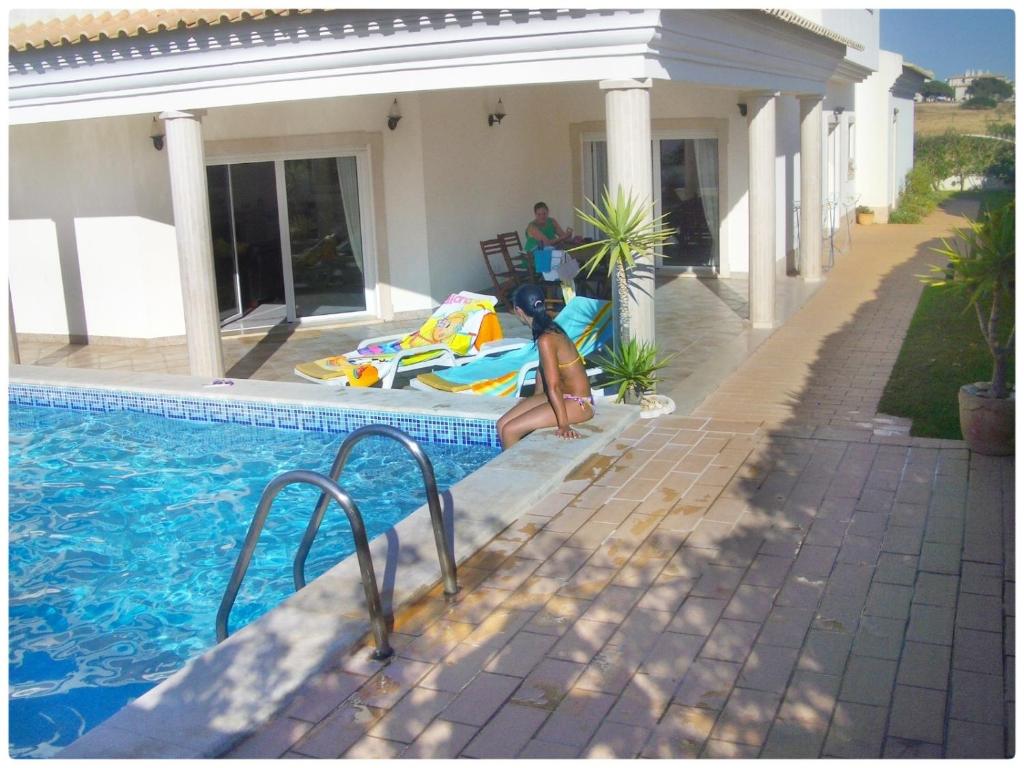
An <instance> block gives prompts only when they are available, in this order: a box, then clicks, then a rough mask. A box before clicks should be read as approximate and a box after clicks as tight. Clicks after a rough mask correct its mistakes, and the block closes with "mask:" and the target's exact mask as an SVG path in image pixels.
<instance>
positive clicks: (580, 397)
mask: <svg viewBox="0 0 1024 768" xmlns="http://www.w3.org/2000/svg"><path fill="white" fill-rule="evenodd" d="M512 312H513V313H514V314H515V316H516V317H518V318H519V320H520V321H521V322H522V323H524V324H526V325H529V326H531V328H532V329H533V339H534V341H536V342H537V350H538V352H539V353H540V369H539V370H538V372H537V384H536V385H535V386H534V391H535V394H533V395H531V396H530V397H527V398H524V399H522V400H520V401H519V402H518V403H516V404H515V405H514V406H512V408H510V409H509V411H508V412H507V413H506V414H505V415H504V416H502V417H501V418H500V419H498V437H499V439H500V440H501V446H502V448H510V447H511V446H513V445H515V444H516V443H518V442H519V441H520V440H522V439H523V438H524V437H526V435H528V434H530V433H531V432H533V431H534V430H537V429H544V428H546V427H556V430H555V434H556V435H557V436H558V437H560V438H562V439H564V440H574V439H575V438H577V437H580V433H579V432H577V431H576V430H575V429H573V428H572V427H571V426H570V425H571V424H580V423H582V422H584V421H589V420H590V419H592V418H593V417H594V397H593V395H592V394H591V392H590V381H589V380H588V379H587V369H586V368H585V367H584V365H583V358H582V357H580V353H579V350H578V349H576V345H575V344H573V342H572V339H570V338H569V337H568V336H567V335H566V334H565V331H564V330H562V328H561V326H559V325H558V323H556V322H555V321H554V320H552V319H551V318H550V317H549V316H548V313H547V310H546V309H545V308H544V290H543V289H542V288H541V287H540V286H539V285H521V286H519V287H518V288H516V289H515V291H514V292H513V293H512Z"/></svg>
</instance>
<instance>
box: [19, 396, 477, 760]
mask: <svg viewBox="0 0 1024 768" xmlns="http://www.w3.org/2000/svg"><path fill="white" fill-rule="evenodd" d="M343 438H344V435H340V434H335V435H331V434H323V433H316V432H301V431H286V430H282V429H274V428H265V427H255V426H248V425H246V426H242V425H238V424H204V423H192V422H183V421H178V420H172V419H168V418H164V417H162V416H154V415H149V414H145V413H131V412H125V411H112V412H108V413H82V412H76V411H72V410H67V409H63V408H46V407H32V406H23V405H17V404H15V403H12V404H11V406H10V496H9V500H10V514H9V533H10V543H9V563H10V565H9V567H10V582H9V618H10V646H9V660H10V690H9V706H10V753H11V755H12V756H15V757H46V756H49V755H52V754H54V753H56V752H57V751H59V749H60V748H61V747H63V746H65V745H67V744H69V743H70V742H71V741H73V740H74V739H76V738H77V737H78V736H80V735H81V734H82V733H84V732H85V731H87V730H89V729H90V728H92V727H94V726H95V725H96V724H98V723H99V722H101V721H102V720H104V719H105V718H107V717H109V716H110V715H111V714H113V713H114V712H116V711H117V710H118V709H120V708H121V707H123V706H124V705H125V704H127V703H128V702H129V701H131V700H132V699H134V698H136V697H138V696H139V695H140V694H142V693H144V692H145V691H146V690H148V689H149V688H151V687H153V686H154V685H156V683H158V682H159V681H160V680H161V679H163V678H165V677H167V676H168V675H170V674H171V673H172V672H174V671H175V670H177V669H178V668H180V667H181V666H182V665H183V663H184V662H185V661H186V660H187V659H188V658H190V657H192V656H194V655H196V654H198V653H200V652H202V651H203V650H205V649H207V648H209V647H211V646H212V645H214V643H215V637H214V617H215V615H216V612H217V607H218V605H219V603H220V599H221V596H222V594H223V591H224V588H225V586H226V584H227V580H228V577H229V575H230V573H231V569H232V567H233V565H234V562H235V559H236V557H237V556H238V552H239V550H240V547H241V542H242V540H243V539H244V537H245V533H246V530H247V529H248V526H249V522H250V520H251V519H252V515H253V513H254V512H255V510H256V505H257V503H258V501H259V497H260V494H261V493H262V491H263V488H264V487H265V486H266V484H267V482H269V481H270V479H271V478H273V477H274V476H275V475H277V474H278V473H280V472H283V471H286V470H290V469H311V470H315V471H318V472H322V473H326V472H327V471H328V470H329V468H330V465H331V463H332V461H333V460H334V457H335V455H336V454H337V450H338V447H339V445H340V444H341V441H342V440H343ZM424 449H425V450H426V452H427V454H428V455H429V456H430V459H431V461H432V462H433V465H434V471H435V473H436V475H437V481H438V486H439V488H440V489H441V490H443V489H445V488H447V487H449V486H450V485H452V484H453V483H455V482H457V481H458V480H460V479H461V478H463V477H465V476H466V475H468V474H469V473H470V472H472V471H474V470H475V469H477V468H478V467H479V466H481V465H482V464H484V463H486V462H487V461H488V460H489V459H490V458H492V457H493V456H494V455H496V453H497V449H496V448H493V447H488V446H480V445H474V446H459V445H434V444H424ZM341 485H342V487H344V488H345V489H346V490H347V491H348V492H349V493H350V494H351V496H352V497H353V499H354V500H355V501H356V503H357V504H358V506H359V508H360V511H361V512H362V514H363V517H364V519H365V522H366V528H367V533H368V535H369V537H370V538H371V539H372V538H373V537H374V536H376V535H378V534H380V533H382V532H384V531H385V530H387V529H388V528H390V527H391V526H393V525H394V524H395V523H396V522H397V521H398V520H400V519H402V518H403V517H404V516H406V515H408V514H409V513H410V512H411V511H412V510H414V509H415V508H416V507H418V506H420V505H421V504H423V503H425V501H426V495H425V492H424V489H423V483H422V479H421V476H420V474H419V470H418V468H417V465H416V464H415V462H414V461H413V459H412V458H411V457H410V456H409V455H408V454H407V453H406V452H405V450H404V449H403V448H402V447H401V446H400V445H399V444H398V443H396V442H394V441H391V440H387V439H384V438H377V437H373V438H367V439H366V440H364V441H363V442H361V443H360V444H359V445H358V446H357V448H356V449H355V450H354V451H353V453H352V456H351V457H350V459H349V462H348V465H347V467H346V469H345V473H344V474H343V475H342V478H341ZM317 496H318V493H317V491H316V490H315V489H314V488H311V487H305V486H291V487H289V488H286V489H285V490H284V491H282V493H281V494H280V495H279V496H278V499H277V501H276V503H275V504H274V506H273V508H272V509H271V512H270V516H269V518H268V521H267V526H266V528H265V530H264V534H263V537H262V538H261V541H260V544H259V546H258V547H257V549H256V553H255V556H254V558H253V561H252V565H251V566H250V569H249V572H248V575H247V576H246V580H245V582H244V583H243V585H242V590H241V592H240V593H239V596H238V600H237V602H236V604H235V608H234V610H233V612H232V614H231V628H232V631H237V630H238V629H239V628H241V627H242V626H243V625H244V624H246V623H248V622H250V621H252V620H253V619H254V618H256V617H257V616H259V615H261V614H262V613H263V612H265V611H266V610H268V609H269V608H271V607H273V606H274V605H276V604H277V603H279V602H280V601H281V600H282V599H284V598H285V597H287V596H288V595H289V594H291V592H292V583H291V561H292V558H293V557H294V554H295V547H296V546H297V543H298V541H299V539H300V537H301V535H302V532H303V530H304V529H305V526H306V523H307V522H308V520H309V515H310V513H311V511H312V508H313V506H314V505H315V502H316V499H317ZM351 552H352V544H351V533H350V529H349V526H348V522H347V521H346V519H345V516H344V513H343V512H342V511H341V510H340V509H339V508H338V507H337V506H336V505H333V504H332V506H331V507H330V508H329V509H328V513H327V515H326V517H325V519H324V524H323V526H322V528H321V531H320V533H319V535H318V537H317V540H316V543H315V544H314V545H313V549H312V551H311V552H310V556H309V560H308V561H307V566H306V577H307V580H308V581H312V579H313V578H315V577H316V576H319V575H320V574H322V573H323V572H324V571H326V570H327V569H329V568H330V567H331V566H332V565H334V564H335V563H337V562H338V561H340V560H341V559H343V558H344V557H346V556H347V555H348V554H350V553H351Z"/></svg>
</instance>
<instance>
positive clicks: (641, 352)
mask: <svg viewBox="0 0 1024 768" xmlns="http://www.w3.org/2000/svg"><path fill="white" fill-rule="evenodd" d="M672 357H674V355H670V356H669V357H664V358H661V359H660V360H659V359H658V350H657V348H656V347H655V346H654V345H653V344H648V343H646V342H641V341H637V340H636V339H629V340H628V341H624V342H622V343H620V344H619V346H618V347H612V349H611V350H609V351H608V352H607V353H606V354H604V355H601V356H598V357H597V358H596V361H597V363H598V365H600V366H601V367H602V368H603V369H604V373H605V376H607V386H608V387H611V388H612V389H615V390H616V397H615V402H617V403H622V402H627V403H635V404H637V405H639V406H640V417H641V418H647V419H649V418H654V417H655V416H663V415H667V414H669V413H672V412H673V411H675V409H676V405H675V403H674V402H673V401H672V399H671V398H668V397H664V396H663V395H655V393H654V386H655V384H656V383H657V382H658V381H660V380H661V379H660V377H659V376H658V375H657V372H658V371H660V370H661V369H662V368H664V367H665V366H666V365H668V364H669V362H671V359H672Z"/></svg>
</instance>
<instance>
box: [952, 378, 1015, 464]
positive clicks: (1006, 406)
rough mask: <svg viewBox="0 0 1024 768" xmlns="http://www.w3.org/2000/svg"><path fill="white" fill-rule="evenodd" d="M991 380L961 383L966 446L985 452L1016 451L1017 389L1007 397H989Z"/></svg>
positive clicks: (963, 430) (1004, 452) (962, 423)
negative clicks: (1014, 444) (1015, 418)
mask: <svg viewBox="0 0 1024 768" xmlns="http://www.w3.org/2000/svg"><path fill="white" fill-rule="evenodd" d="M988 389H989V382H987V381H978V382H975V383H974V384H964V385H963V386H962V387H960V431H961V432H962V433H963V435H964V440H966V441H967V446H968V447H969V448H970V449H971V450H972V451H974V452H975V453H980V454H983V455H985V456H1009V455H1010V454H1012V453H1013V448H1014V446H1013V440H1014V426H1013V419H1014V411H1015V407H1014V400H1015V397H1014V392H1013V391H1012V390H1011V391H1010V396H1009V397H1006V398H993V397H987V396H986V395H987V393H988Z"/></svg>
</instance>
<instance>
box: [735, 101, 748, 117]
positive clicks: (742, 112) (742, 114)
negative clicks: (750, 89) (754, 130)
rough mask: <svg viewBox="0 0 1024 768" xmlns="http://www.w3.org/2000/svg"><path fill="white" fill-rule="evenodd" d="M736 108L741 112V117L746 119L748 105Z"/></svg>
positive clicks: (740, 105)
mask: <svg viewBox="0 0 1024 768" xmlns="http://www.w3.org/2000/svg"><path fill="white" fill-rule="evenodd" d="M736 108H737V109H739V111H740V117H746V116H747V105H746V104H743V103H740V104H737V105H736Z"/></svg>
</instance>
